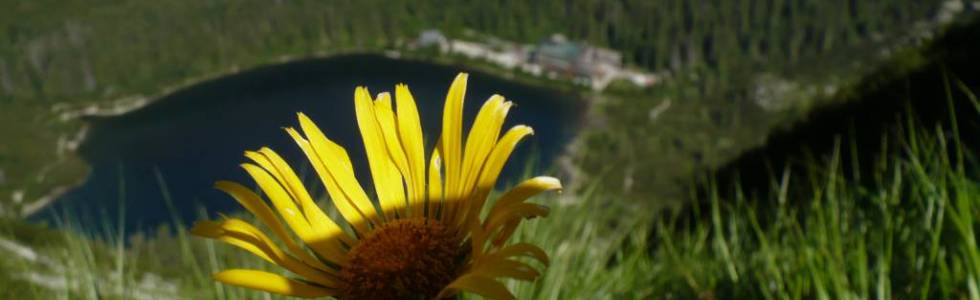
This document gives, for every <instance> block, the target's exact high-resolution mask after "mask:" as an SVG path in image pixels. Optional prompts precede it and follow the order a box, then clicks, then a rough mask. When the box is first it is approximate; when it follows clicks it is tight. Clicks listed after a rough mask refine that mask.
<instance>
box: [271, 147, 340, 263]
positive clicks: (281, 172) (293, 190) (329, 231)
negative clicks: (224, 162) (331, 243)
mask: <svg viewBox="0 0 980 300" xmlns="http://www.w3.org/2000/svg"><path fill="white" fill-rule="evenodd" d="M259 154H260V155H259V157H255V158H253V161H256V162H262V163H260V164H259V165H260V166H262V167H263V168H265V169H266V171H268V172H269V173H270V174H272V175H273V177H275V178H276V179H277V180H279V184H281V185H282V186H283V187H285V188H286V191H287V192H289V195H290V196H292V198H293V200H294V201H295V202H296V204H298V205H299V206H300V208H301V209H302V210H303V215H304V216H305V217H306V220H307V221H308V222H309V223H310V227H311V228H312V229H313V234H314V235H317V236H318V237H314V238H315V239H320V238H323V239H340V240H341V241H343V242H344V243H345V244H347V245H351V244H353V239H351V237H350V236H349V235H347V233H346V232H344V231H343V230H342V229H340V226H338V225H337V223H335V222H334V221H333V220H332V219H330V217H328V216H327V214H326V213H324V212H323V210H322V209H320V207H319V206H317V205H316V203H315V202H313V198H312V197H310V193H309V192H308V191H307V190H306V187H304V186H303V182H301V181H300V180H299V176H296V172H294V171H293V169H292V168H290V167H289V165H288V164H286V161H285V160H283V159H282V157H280V156H279V154H277V153H276V152H275V151H272V149H269V148H265V147H263V148H262V149H260V150H259Z"/></svg>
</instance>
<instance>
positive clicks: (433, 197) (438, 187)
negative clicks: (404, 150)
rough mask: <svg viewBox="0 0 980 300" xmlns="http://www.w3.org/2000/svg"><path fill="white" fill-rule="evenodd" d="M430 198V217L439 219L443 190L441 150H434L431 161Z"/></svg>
mask: <svg viewBox="0 0 980 300" xmlns="http://www.w3.org/2000/svg"><path fill="white" fill-rule="evenodd" d="M428 188H429V196H428V205H427V208H428V216H429V218H433V219H438V217H439V216H438V215H437V214H438V213H440V211H441V209H442V203H443V197H442V196H443V189H444V186H443V185H442V158H441V157H440V156H439V150H438V149H433V151H432V158H431V159H430V160H429V186H428Z"/></svg>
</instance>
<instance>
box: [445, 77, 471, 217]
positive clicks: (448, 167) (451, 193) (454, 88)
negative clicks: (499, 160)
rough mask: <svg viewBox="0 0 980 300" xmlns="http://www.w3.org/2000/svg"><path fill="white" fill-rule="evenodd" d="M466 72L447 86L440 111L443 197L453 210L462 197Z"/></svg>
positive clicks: (449, 209)
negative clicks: (444, 173)
mask: <svg viewBox="0 0 980 300" xmlns="http://www.w3.org/2000/svg"><path fill="white" fill-rule="evenodd" d="M467 77H468V75H467V74H466V73H460V74H459V75H457V76H456V79H455V80H453V83H452V85H451V86H449V92H448V93H447V94H446V104H445V107H444V108H443V112H442V139H441V142H442V149H441V153H442V155H443V166H445V172H446V176H445V185H446V189H445V199H446V201H447V206H448V209H446V211H450V212H452V211H455V209H454V206H455V203H456V202H458V201H459V200H461V198H462V196H463V195H462V191H461V188H462V177H461V175H462V170H461V163H462V159H463V153H462V149H461V148H460V147H461V146H460V144H461V143H462V142H461V139H462V130H463V100H464V99H463V97H464V96H465V94H466V78H467Z"/></svg>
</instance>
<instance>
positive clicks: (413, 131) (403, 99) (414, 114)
mask: <svg viewBox="0 0 980 300" xmlns="http://www.w3.org/2000/svg"><path fill="white" fill-rule="evenodd" d="M395 104H396V108H397V113H398V116H397V117H398V134H399V136H400V137H401V143H402V148H403V149H405V156H406V157H407V158H408V167H409V169H410V170H411V173H412V176H405V178H410V180H411V183H409V187H411V188H410V189H409V190H410V191H412V194H410V195H409V200H410V201H411V203H410V204H411V206H412V208H413V209H415V215H417V216H421V215H422V214H423V213H424V209H425V207H424V205H425V144H424V141H423V140H422V139H423V137H422V123H421V122H420V121H419V111H418V107H417V106H416V105H415V98H414V97H412V93H411V92H410V91H409V90H408V86H406V85H404V84H399V85H396V86H395Z"/></svg>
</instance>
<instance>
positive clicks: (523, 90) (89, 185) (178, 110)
mask: <svg viewBox="0 0 980 300" xmlns="http://www.w3.org/2000/svg"><path fill="white" fill-rule="evenodd" d="M460 71H461V70H460V69H458V68H454V67H447V66H441V65H433V64H429V63H425V62H417V61H403V60H393V59H388V58H385V57H383V56H375V55H353V56H342V57H335V58H330V59H318V60H310V61H302V62H295V63H289V64H284V65H277V66H271V67H264V68H260V69H256V70H252V71H249V72H244V73H240V74H235V75H231V76H227V77H224V78H219V79H216V80H212V81H208V82H204V83H201V84H198V85H195V86H192V87H189V88H187V89H184V90H181V91H178V92H175V93H173V94H171V95H169V96H167V97H165V98H163V99H161V100H160V101H157V102H155V103H153V104H151V105H149V106H147V107H144V108H142V109H140V110H137V111H134V112H131V113H127V114H125V115H121V116H117V117H110V118H94V119H91V120H89V122H90V125H91V128H90V129H91V130H90V132H89V133H90V134H89V137H88V139H86V141H85V142H84V143H83V145H82V147H81V148H80V153H81V155H82V157H83V158H84V159H85V160H87V161H88V162H89V164H90V165H91V166H92V172H91V174H89V177H88V178H87V179H86V181H85V183H84V184H83V185H81V186H79V187H77V188H75V189H74V190H72V191H70V192H69V193H67V194H65V195H63V196H62V197H61V198H60V199H58V200H57V201H56V202H55V204H54V205H52V206H50V207H49V208H48V209H46V210H45V211H43V212H42V213H40V214H39V215H38V216H36V217H35V219H40V220H44V221H52V220H53V219H52V218H55V217H63V216H70V217H71V218H72V219H73V222H77V223H80V225H81V226H82V228H83V229H91V230H102V229H103V228H104V226H106V225H108V226H110V228H115V227H118V225H117V224H119V223H120V222H121V223H122V224H124V225H123V226H125V229H126V231H127V232H134V231H142V230H152V229H155V228H157V227H158V226H160V225H163V224H168V223H170V222H172V220H174V219H175V217H176V219H179V220H180V221H181V222H183V223H184V224H189V223H191V222H193V220H195V219H198V218H199V216H200V213H201V211H202V210H204V211H206V212H207V214H209V215H214V214H216V213H218V212H231V211H237V210H238V209H239V208H240V207H239V206H238V204H237V203H235V201H234V200H232V199H231V198H230V197H228V196H226V195H224V194H223V193H221V192H219V191H217V190H215V189H213V187H212V185H213V183H214V182H215V181H216V180H223V179H228V180H235V181H238V182H241V183H244V184H246V185H249V186H254V184H253V182H252V181H251V179H249V178H248V177H247V176H246V175H245V173H244V171H243V170H241V169H240V168H239V167H238V164H240V163H241V162H243V161H245V159H244V157H243V156H242V153H243V151H245V150H255V149H258V148H260V147H262V146H269V147H271V148H272V149H274V150H276V151H278V152H279V153H280V154H281V155H283V156H284V157H285V158H286V160H287V161H289V162H290V163H291V165H292V166H293V167H294V168H295V169H297V172H298V173H300V174H301V176H302V174H306V176H305V177H306V180H305V181H306V182H307V188H308V189H310V190H311V192H313V193H314V194H315V195H316V194H322V191H323V188H322V187H321V186H320V185H319V182H318V180H317V179H316V178H315V177H313V176H315V174H314V172H312V171H310V168H309V166H308V164H307V163H306V160H305V158H304V157H303V156H302V153H301V152H300V151H299V149H298V148H297V147H296V146H295V144H294V143H293V142H292V141H291V140H290V139H289V137H288V136H287V135H286V133H285V132H284V131H283V130H282V128H283V127H285V126H296V127H298V124H297V121H296V112H299V111H302V112H305V113H306V114H307V115H309V116H310V117H311V118H312V119H313V120H314V121H315V122H316V123H317V124H318V125H319V126H320V128H321V129H322V130H323V131H324V133H326V135H327V136H328V137H329V138H331V139H332V140H334V141H336V142H337V143H338V144H340V145H342V146H344V147H345V148H347V151H348V152H349V153H350V155H351V158H352V160H353V163H354V166H355V172H356V174H357V176H358V178H359V179H360V181H361V183H362V184H365V185H367V184H369V183H370V182H371V180H370V177H369V176H370V174H369V173H368V165H367V162H366V158H365V155H364V149H363V144H362V142H361V139H360V135H359V133H358V129H357V126H356V122H355V117H354V107H353V103H354V102H353V94H354V87H355V86H358V85H364V86H367V87H368V88H369V89H370V90H371V92H372V94H377V93H378V92H381V91H392V92H393V90H394V85H395V84H396V83H400V82H401V83H406V84H408V85H409V87H410V88H411V90H412V92H413V94H414V95H415V99H416V101H417V103H418V105H419V111H420V114H421V117H422V123H423V124H422V126H423V132H424V133H425V135H426V143H427V147H426V149H427V151H426V152H427V154H428V151H429V150H430V149H431V147H432V143H434V142H435V139H436V137H437V136H438V134H439V131H440V124H441V120H442V116H441V114H442V105H443V101H444V99H445V95H446V91H447V90H448V88H449V84H450V83H451V82H452V79H453V77H454V76H455V75H456V74H457V73H458V72H460ZM494 93H499V94H501V95H503V96H505V97H506V98H507V99H508V100H511V101H514V103H516V104H517V106H516V107H515V108H513V109H511V113H510V115H509V117H508V125H507V126H506V127H509V126H512V125H516V124H527V125H530V126H532V127H533V128H534V129H535V135H534V136H532V137H531V138H530V139H529V140H527V141H525V143H524V144H523V145H521V146H520V148H519V149H518V152H517V153H515V156H514V157H513V158H512V160H511V161H510V162H509V165H508V166H507V168H505V173H504V177H503V178H504V180H503V181H504V182H508V181H509V182H513V181H516V180H518V179H519V178H518V176H519V175H521V174H522V173H524V172H525V169H527V168H528V167H530V168H532V169H536V170H538V171H542V170H546V169H547V168H548V167H549V165H550V163H551V162H552V160H553V158H555V156H556V155H558V154H559V153H560V151H561V150H562V149H563V147H564V145H565V144H566V143H567V142H568V141H569V140H570V138H571V136H572V135H573V134H574V133H575V131H576V130H577V126H578V124H579V123H580V122H579V121H580V120H579V118H580V117H581V113H582V105H581V101H579V100H578V99H576V98H574V96H572V95H568V94H562V93H558V92H555V91H551V90H546V89H541V88H535V87H530V86H526V85H521V84H518V83H515V82H511V81H507V80H504V79H501V78H497V77H494V76H490V75H487V74H481V73H479V72H470V79H469V84H468V88H467V93H466V103H465V108H464V111H465V116H466V118H465V119H464V128H468V126H469V125H468V124H471V122H472V119H473V117H474V116H475V115H476V112H477V110H478V109H479V106H480V105H481V104H482V103H483V101H485V100H486V99H487V98H488V97H489V96H490V95H492V94H494ZM365 188H366V189H367V190H369V191H371V190H373V189H372V188H369V187H365ZM168 198H169V202H170V203H171V205H168V204H167V203H168V202H167V201H166V199H168ZM120 218H122V219H120Z"/></svg>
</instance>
